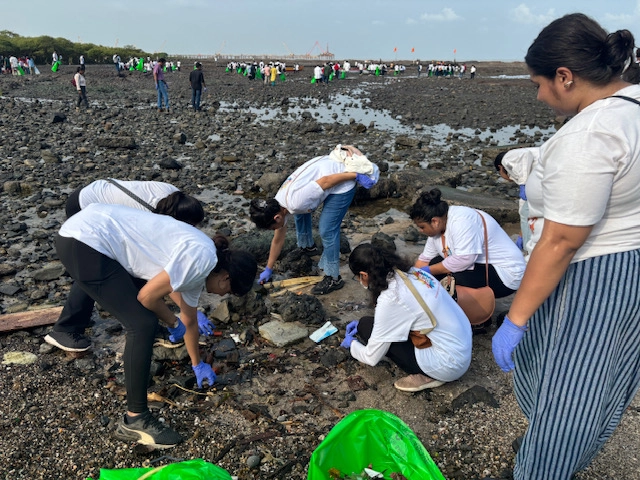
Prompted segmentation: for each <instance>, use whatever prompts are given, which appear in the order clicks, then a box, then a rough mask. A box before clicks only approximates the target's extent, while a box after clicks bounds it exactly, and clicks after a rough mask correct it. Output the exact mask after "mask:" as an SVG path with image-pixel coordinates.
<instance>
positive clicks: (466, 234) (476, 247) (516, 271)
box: [420, 206, 526, 290]
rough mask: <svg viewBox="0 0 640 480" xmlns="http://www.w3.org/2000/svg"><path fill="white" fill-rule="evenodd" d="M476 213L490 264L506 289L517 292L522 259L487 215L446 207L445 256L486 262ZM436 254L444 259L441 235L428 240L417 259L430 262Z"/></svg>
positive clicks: (522, 267) (496, 224)
mask: <svg viewBox="0 0 640 480" xmlns="http://www.w3.org/2000/svg"><path fill="white" fill-rule="evenodd" d="M478 212H479V213H480V214H481V215H482V216H483V217H484V220H485V222H486V223H487V238H488V239H489V263H490V264H491V265H493V267H494V268H495V269H496V273H497V274H498V276H499V277H500V280H502V283H504V284H505V286H506V287H508V288H510V289H512V290H517V289H518V287H519V286H520V281H521V280H522V276H523V275H524V269H525V266H526V264H525V261H524V257H523V256H522V253H521V252H520V250H518V247H517V246H516V244H515V243H514V242H513V241H512V240H511V238H509V235H507V232H505V231H504V230H503V229H502V227H501V226H500V225H499V224H498V222H496V221H495V219H494V218H493V217H492V216H491V215H489V214H488V213H486V212H483V211H481V210H475V209H473V208H469V207H461V206H454V207H449V212H448V214H447V229H446V230H445V232H444V237H445V240H446V245H447V247H448V249H449V253H448V254H449V255H477V258H476V260H475V262H474V263H482V264H484V263H485V261H486V260H485V258H486V257H485V253H484V251H485V248H484V227H483V226H482V220H481V219H480V216H479V215H478ZM438 255H440V256H444V255H443V254H442V240H441V235H438V236H437V237H429V238H428V239H427V243H426V244H425V246H424V250H423V251H422V254H421V255H420V260H421V261H424V262H429V261H430V260H431V259H432V258H434V257H436V256H438ZM471 268H474V267H473V266H472V267H471Z"/></svg>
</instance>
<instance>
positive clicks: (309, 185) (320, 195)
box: [275, 155, 356, 215]
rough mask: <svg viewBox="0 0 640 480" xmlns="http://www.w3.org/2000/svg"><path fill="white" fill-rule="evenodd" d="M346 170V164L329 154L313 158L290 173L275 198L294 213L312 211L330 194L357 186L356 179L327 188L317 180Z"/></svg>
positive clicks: (344, 191) (343, 191)
mask: <svg viewBox="0 0 640 480" xmlns="http://www.w3.org/2000/svg"><path fill="white" fill-rule="evenodd" d="M344 171H345V164H344V163H342V162H337V161H335V160H332V159H331V158H330V157H329V156H328V155H324V156H322V157H316V158H312V159H311V160H309V161H308V162H306V163H304V164H302V165H301V166H300V167H298V168H297V169H296V171H295V172H293V173H292V174H291V175H289V178H287V179H286V180H285V182H284V183H283V184H282V185H281V186H280V190H278V193H276V196H275V199H276V200H277V201H278V203H279V204H280V206H282V207H284V208H286V209H287V210H288V211H289V213H291V214H293V215H298V214H302V213H310V212H312V211H313V210H315V209H316V208H318V206H319V205H320V204H321V203H322V202H324V201H325V199H326V198H327V197H328V196H329V195H331V194H340V193H346V192H348V191H350V190H352V189H354V188H355V186H356V182H355V180H348V181H346V182H341V183H339V184H337V185H336V186H335V187H331V188H328V189H326V190H323V189H322V188H321V187H320V185H318V183H317V182H316V180H319V179H320V178H322V177H325V176H327V175H331V174H334V173H343V172H344Z"/></svg>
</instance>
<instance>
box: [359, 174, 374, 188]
mask: <svg viewBox="0 0 640 480" xmlns="http://www.w3.org/2000/svg"><path fill="white" fill-rule="evenodd" d="M356 182H357V183H358V185H361V186H363V187H364V188H366V189H367V190H369V189H370V188H371V187H373V186H374V185H375V184H376V183H377V182H376V181H375V180H374V179H373V178H371V177H369V176H368V175H365V174H363V173H356Z"/></svg>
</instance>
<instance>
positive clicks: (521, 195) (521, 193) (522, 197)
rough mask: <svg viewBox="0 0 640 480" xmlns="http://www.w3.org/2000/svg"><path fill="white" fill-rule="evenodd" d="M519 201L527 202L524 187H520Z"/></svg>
mask: <svg viewBox="0 0 640 480" xmlns="http://www.w3.org/2000/svg"><path fill="white" fill-rule="evenodd" d="M520 199H521V200H524V201H525V202H526V201H527V189H526V187H525V186H524V185H520Z"/></svg>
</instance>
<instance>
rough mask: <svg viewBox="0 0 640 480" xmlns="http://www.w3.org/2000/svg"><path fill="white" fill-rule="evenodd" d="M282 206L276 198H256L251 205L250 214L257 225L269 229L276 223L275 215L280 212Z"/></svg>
mask: <svg viewBox="0 0 640 480" xmlns="http://www.w3.org/2000/svg"><path fill="white" fill-rule="evenodd" d="M280 208H281V207H280V204H279V203H278V201H277V200H276V199H275V198H272V199H270V200H262V199H261V198H254V199H253V200H251V205H249V216H250V217H251V221H252V222H253V223H255V224H256V227H258V228H262V229H264V230H268V229H269V227H271V225H273V224H274V223H276V221H275V220H274V218H273V217H275V216H276V215H277V214H278V213H279V212H280Z"/></svg>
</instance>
